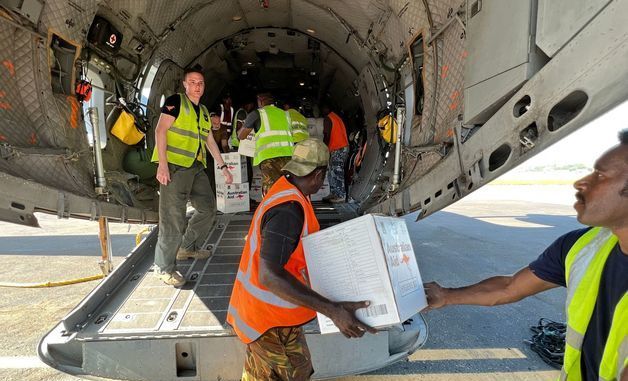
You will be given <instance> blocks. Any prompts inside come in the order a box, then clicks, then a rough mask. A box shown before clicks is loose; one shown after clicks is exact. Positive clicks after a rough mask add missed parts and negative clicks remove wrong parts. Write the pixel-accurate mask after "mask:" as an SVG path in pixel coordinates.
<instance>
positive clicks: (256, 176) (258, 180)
mask: <svg viewBox="0 0 628 381" xmlns="http://www.w3.org/2000/svg"><path fill="white" fill-rule="evenodd" d="M251 200H254V201H257V202H262V171H261V170H260V169H259V167H253V177H252V178H251Z"/></svg>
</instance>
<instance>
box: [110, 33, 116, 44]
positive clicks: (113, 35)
mask: <svg viewBox="0 0 628 381" xmlns="http://www.w3.org/2000/svg"><path fill="white" fill-rule="evenodd" d="M116 41H118V38H117V37H116V35H115V34H112V35H111V36H109V42H110V43H111V45H115V44H116Z"/></svg>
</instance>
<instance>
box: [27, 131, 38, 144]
mask: <svg viewBox="0 0 628 381" xmlns="http://www.w3.org/2000/svg"><path fill="white" fill-rule="evenodd" d="M28 142H29V143H30V144H31V145H35V144H37V135H35V133H34V132H33V133H32V134H31V138H30V139H29V141H28Z"/></svg>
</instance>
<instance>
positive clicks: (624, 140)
mask: <svg viewBox="0 0 628 381" xmlns="http://www.w3.org/2000/svg"><path fill="white" fill-rule="evenodd" d="M618 136H619V143H621V144H628V128H624V129H623V130H621V131H619V134H618Z"/></svg>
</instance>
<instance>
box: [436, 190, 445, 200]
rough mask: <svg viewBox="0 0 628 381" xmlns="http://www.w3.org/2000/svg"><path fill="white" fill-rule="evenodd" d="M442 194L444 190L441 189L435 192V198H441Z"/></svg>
mask: <svg viewBox="0 0 628 381" xmlns="http://www.w3.org/2000/svg"><path fill="white" fill-rule="evenodd" d="M442 194H443V191H442V190H439V191H438V192H436V193H435V194H434V198H439V197H440V196H441V195H442Z"/></svg>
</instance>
